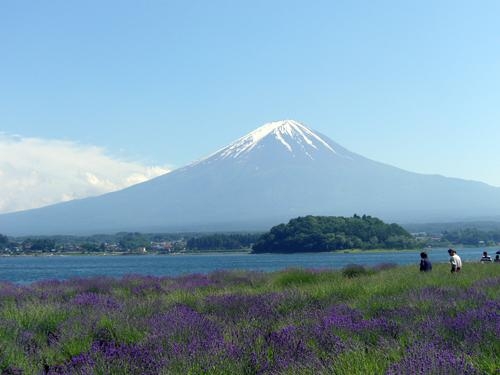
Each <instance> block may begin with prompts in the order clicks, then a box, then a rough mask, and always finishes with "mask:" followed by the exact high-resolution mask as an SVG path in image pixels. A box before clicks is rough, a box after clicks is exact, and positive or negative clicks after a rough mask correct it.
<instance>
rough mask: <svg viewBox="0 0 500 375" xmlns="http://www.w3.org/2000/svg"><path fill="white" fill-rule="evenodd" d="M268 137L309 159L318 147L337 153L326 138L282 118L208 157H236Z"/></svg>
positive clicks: (286, 148) (256, 146)
mask: <svg viewBox="0 0 500 375" xmlns="http://www.w3.org/2000/svg"><path fill="white" fill-rule="evenodd" d="M269 139H272V140H274V141H276V142H277V143H276V142H274V143H275V144H279V145H281V146H282V147H283V148H284V149H285V150H286V151H288V152H289V153H291V154H296V153H299V152H300V151H302V152H303V153H304V154H305V155H306V156H307V157H309V158H310V159H313V157H312V155H311V153H312V152H314V151H315V150H319V149H326V150H327V151H328V152H332V153H337V152H336V151H335V150H334V149H333V147H332V146H331V145H330V144H329V143H328V142H327V141H326V140H324V139H323V138H322V137H321V136H320V135H318V134H316V133H315V132H313V131H312V130H311V129H309V128H308V127H306V126H305V125H303V124H301V123H300V122H298V121H294V120H282V121H274V122H269V123H267V124H264V125H262V126H261V127H259V128H257V129H255V130H254V131H252V132H250V133H249V134H247V135H245V136H244V137H241V138H239V139H237V140H236V141H235V142H233V143H232V144H230V145H228V146H226V147H224V148H222V149H221V150H219V151H217V152H215V153H214V154H212V155H211V156H209V158H213V157H216V158H217V159H229V158H233V159H236V158H239V157H242V156H243V155H245V154H248V153H249V152H250V151H252V150H254V149H256V148H259V147H263V143H264V141H265V140H269Z"/></svg>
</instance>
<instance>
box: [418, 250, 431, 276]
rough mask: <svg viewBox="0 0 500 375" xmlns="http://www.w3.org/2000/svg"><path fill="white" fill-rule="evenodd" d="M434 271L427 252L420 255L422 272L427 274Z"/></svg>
mask: <svg viewBox="0 0 500 375" xmlns="http://www.w3.org/2000/svg"><path fill="white" fill-rule="evenodd" d="M431 270H432V263H431V261H430V260H429V257H428V255H427V253H426V252H425V251H422V252H421V253H420V271H422V272H427V271H431Z"/></svg>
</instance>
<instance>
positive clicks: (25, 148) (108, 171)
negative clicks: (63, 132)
mask: <svg viewBox="0 0 500 375" xmlns="http://www.w3.org/2000/svg"><path fill="white" fill-rule="evenodd" d="M168 171H169V170H168V168H166V167H161V166H145V165H142V164H141V163H137V162H127V161H122V160H117V159H115V158H113V157H110V156H109V155H106V153H105V151H104V150H103V149H102V148H99V147H95V146H88V145H80V144H78V143H75V142H69V141H60V140H47V139H39V138H25V137H20V136H12V135H6V134H2V133H0V213H5V212H13V211H19V210H25V209H30V208H35V207H41V206H45V205H48V204H52V203H57V202H62V201H68V200H72V199H77V198H84V197H88V196H95V195H100V194H104V193H107V192H111V191H115V190H119V189H123V188H125V187H127V186H130V185H133V184H137V183H139V182H144V181H147V180H149V179H151V178H154V177H157V176H159V175H162V174H164V173H167V172H168Z"/></svg>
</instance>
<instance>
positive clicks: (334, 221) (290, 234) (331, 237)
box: [253, 215, 418, 253]
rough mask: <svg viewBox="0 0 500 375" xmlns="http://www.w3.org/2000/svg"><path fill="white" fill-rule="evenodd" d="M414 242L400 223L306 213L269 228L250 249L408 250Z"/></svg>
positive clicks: (365, 217)
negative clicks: (303, 215) (306, 214)
mask: <svg viewBox="0 0 500 375" xmlns="http://www.w3.org/2000/svg"><path fill="white" fill-rule="evenodd" d="M417 245H418V244H417V242H416V241H415V239H414V238H413V237H412V236H411V235H410V234H409V233H408V232H407V231H406V230H405V229H403V228H402V227H401V226H399V225H397V224H385V223H384V222H383V221H382V220H380V219H377V218H374V217H371V216H366V215H363V216H358V215H354V216H353V217H352V218H346V217H335V216H305V217H298V218H296V219H292V220H290V221H289V222H288V224H280V225H277V226H275V227H273V228H271V230H270V231H269V232H268V233H265V234H264V235H262V236H261V237H260V238H259V240H258V241H257V242H256V243H255V245H254V246H253V252H254V253H264V252H278V253H292V252H318V251H334V250H342V249H353V248H360V249H376V248H384V249H408V248H415V247H416V246H417Z"/></svg>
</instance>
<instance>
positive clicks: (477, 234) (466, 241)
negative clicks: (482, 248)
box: [442, 228, 500, 246]
mask: <svg viewBox="0 0 500 375" xmlns="http://www.w3.org/2000/svg"><path fill="white" fill-rule="evenodd" d="M442 239H443V240H445V241H448V242H450V243H454V244H462V245H472V246H477V245H478V244H479V243H480V242H482V243H484V244H496V243H499V242H500V229H497V230H489V231H483V230H479V229H476V228H464V229H458V230H454V231H450V232H448V231H444V232H443V237H442Z"/></svg>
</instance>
